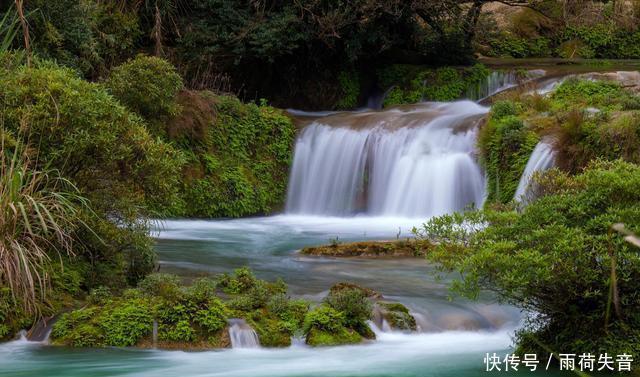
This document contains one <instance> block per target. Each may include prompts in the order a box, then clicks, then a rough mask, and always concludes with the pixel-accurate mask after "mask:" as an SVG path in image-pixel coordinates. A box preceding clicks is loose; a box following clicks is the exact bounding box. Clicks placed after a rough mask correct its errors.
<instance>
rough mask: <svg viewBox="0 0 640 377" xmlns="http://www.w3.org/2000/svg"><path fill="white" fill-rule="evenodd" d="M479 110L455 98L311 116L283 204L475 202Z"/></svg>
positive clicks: (312, 209) (411, 207) (447, 207)
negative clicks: (391, 107) (374, 109)
mask: <svg viewBox="0 0 640 377" xmlns="http://www.w3.org/2000/svg"><path fill="white" fill-rule="evenodd" d="M486 112H487V108H485V107H482V106H480V105H478V104H476V103H474V102H471V101H459V102H452V103H427V104H420V105H414V106H409V107H404V108H397V109H391V110H386V111H379V112H358V113H340V114H335V115H330V116H327V117H324V118H320V119H318V120H316V121H315V122H313V123H311V124H310V125H308V126H307V127H306V128H305V129H304V130H303V131H302V133H301V135H300V136H299V137H298V140H297V142H296V147H295V154H294V160H293V165H292V169H291V179H290V182H289V190H288V196H287V207H286V209H287V212H288V213H296V214H314V215H334V216H335V215H337V216H345V215H353V214H356V213H366V214H368V215H376V216H402V217H428V216H436V215H441V214H444V213H450V212H453V211H460V210H464V209H465V208H467V207H469V206H470V205H475V206H476V207H479V206H481V205H482V202H483V200H484V194H485V189H484V175H483V173H482V171H481V169H480V167H479V166H478V164H477V162H476V159H475V156H474V150H475V140H476V133H477V125H478V123H479V120H480V119H481V118H482V116H483V115H484V114H486Z"/></svg>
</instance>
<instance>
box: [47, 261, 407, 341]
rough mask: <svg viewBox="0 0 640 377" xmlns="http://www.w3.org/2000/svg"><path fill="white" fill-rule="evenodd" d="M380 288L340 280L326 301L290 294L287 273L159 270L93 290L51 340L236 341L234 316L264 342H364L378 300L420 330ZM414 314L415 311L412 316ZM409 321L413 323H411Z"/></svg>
mask: <svg viewBox="0 0 640 377" xmlns="http://www.w3.org/2000/svg"><path fill="white" fill-rule="evenodd" d="M377 298H379V295H378V294H376V293H375V292H373V291H371V290H368V289H366V288H361V287H358V286H356V285H353V284H348V283H341V284H336V285H335V286H333V287H332V288H331V290H330V293H329V294H328V296H327V297H326V298H325V300H324V301H323V302H322V303H319V304H318V303H317V304H312V303H310V302H307V301H304V300H297V299H291V298H290V297H289V296H287V286H286V284H284V282H283V281H282V280H278V281H276V282H266V281H264V280H260V279H257V278H256V277H255V276H254V275H253V273H252V272H251V271H250V270H248V269H246V268H241V269H238V270H236V271H235V272H234V273H233V274H231V275H228V274H223V275H220V276H219V277H217V278H216V279H209V278H199V279H196V280H194V281H193V282H192V283H191V284H190V285H183V284H181V282H180V279H179V278H178V277H177V276H173V275H166V274H152V275H149V276H148V277H147V278H146V279H144V280H143V281H142V282H140V284H139V285H138V287H137V288H132V289H128V290H126V291H124V293H123V294H122V295H113V294H111V293H110V291H109V289H108V288H106V287H98V288H96V289H94V290H92V292H91V294H90V295H89V297H88V305H87V306H85V307H83V308H82V309H78V310H75V311H72V312H69V313H65V314H63V315H62V316H61V318H60V319H59V320H58V322H56V324H55V325H54V328H53V332H52V334H51V337H52V341H53V342H54V343H56V344H64V345H68V346H74V347H104V346H134V345H138V346H142V347H151V346H154V338H153V327H154V322H155V326H156V327H157V338H156V339H155V342H156V344H155V346H158V347H161V348H181V349H184V348H212V347H215V348H224V347H230V339H229V334H228V327H229V324H228V320H229V319H243V320H245V321H246V322H247V323H248V324H249V325H250V326H251V327H252V328H253V329H255V331H256V333H257V335H258V339H259V341H260V344H261V345H262V346H264V347H286V346H289V345H291V338H292V336H304V337H305V339H306V342H307V343H308V344H309V345H312V346H329V345H340V344H349V343H360V342H362V341H363V340H364V339H373V338H375V335H374V334H373V332H372V331H371V329H370V328H369V325H368V324H367V323H366V321H368V320H370V319H371V318H372V316H373V312H372V310H373V307H374V305H379V306H381V307H382V308H383V309H382V310H383V315H384V316H385V318H388V319H389V321H390V323H391V325H392V326H393V327H394V328H396V329H402V330H404V329H406V330H411V329H413V330H415V322H411V321H412V320H413V317H411V316H410V315H409V314H408V310H407V308H405V307H404V306H403V305H401V304H398V303H389V302H380V303H379V304H378V303H377V301H375V300H377ZM407 317H408V318H407ZM407 321H408V322H407Z"/></svg>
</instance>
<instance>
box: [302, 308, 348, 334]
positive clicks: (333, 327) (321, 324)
mask: <svg viewBox="0 0 640 377" xmlns="http://www.w3.org/2000/svg"><path fill="white" fill-rule="evenodd" d="M344 325H345V316H344V314H343V313H342V312H340V311H338V310H336V309H334V308H332V307H330V306H328V305H319V306H317V307H316V308H314V309H313V310H311V311H309V312H308V313H307V315H306V316H305V318H304V332H305V333H308V332H309V331H311V329H318V330H322V331H327V332H334V331H338V330H340V328H341V327H343V326H344Z"/></svg>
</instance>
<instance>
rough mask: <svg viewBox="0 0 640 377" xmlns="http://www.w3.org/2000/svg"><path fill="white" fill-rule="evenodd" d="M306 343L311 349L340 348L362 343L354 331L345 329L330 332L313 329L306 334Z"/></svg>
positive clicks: (360, 337)
mask: <svg viewBox="0 0 640 377" xmlns="http://www.w3.org/2000/svg"><path fill="white" fill-rule="evenodd" d="M306 342H307V344H308V345H310V346H313V347H326V346H340V345H345V344H357V343H360V342H362V336H360V334H358V333H357V332H356V331H354V330H350V329H347V328H345V327H341V328H339V329H337V330H335V331H332V332H329V331H323V330H319V329H315V328H314V329H311V330H310V331H309V333H308V334H307V338H306Z"/></svg>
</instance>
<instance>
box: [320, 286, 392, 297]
mask: <svg viewBox="0 0 640 377" xmlns="http://www.w3.org/2000/svg"><path fill="white" fill-rule="evenodd" d="M347 290H356V291H360V292H362V293H363V294H364V296H366V297H369V298H374V299H379V298H382V294H381V293H380V292H377V291H374V290H373V289H371V288H367V287H362V286H359V285H358V284H354V283H349V282H340V283H336V284H334V285H332V286H331V288H330V289H329V296H333V295H336V294H337V293H339V292H342V291H347Z"/></svg>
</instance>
